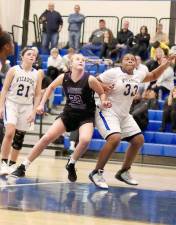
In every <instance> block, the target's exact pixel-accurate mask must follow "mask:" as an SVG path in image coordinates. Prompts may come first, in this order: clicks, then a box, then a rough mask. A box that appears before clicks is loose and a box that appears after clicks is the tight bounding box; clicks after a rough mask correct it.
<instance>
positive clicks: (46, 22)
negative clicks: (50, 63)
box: [39, 3, 63, 54]
mask: <svg viewBox="0 0 176 225" xmlns="http://www.w3.org/2000/svg"><path fill="white" fill-rule="evenodd" d="M39 22H40V23H41V24H42V25H43V31H42V51H43V53H44V54H48V53H49V44H50V43H51V46H50V49H52V48H57V47H58V40H59V32H60V31H61V29H62V25H63V20H62V16H61V14H60V13H59V12H57V11H55V10H54V4H53V3H49V4H48V9H47V10H45V11H44V12H43V13H42V15H41V16H40V17H39Z"/></svg>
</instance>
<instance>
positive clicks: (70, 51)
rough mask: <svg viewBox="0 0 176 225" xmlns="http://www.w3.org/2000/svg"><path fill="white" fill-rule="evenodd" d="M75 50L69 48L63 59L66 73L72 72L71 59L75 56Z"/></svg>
mask: <svg viewBox="0 0 176 225" xmlns="http://www.w3.org/2000/svg"><path fill="white" fill-rule="evenodd" d="M75 53H76V52H75V49H74V48H69V49H68V54H67V55H64V56H63V58H62V62H63V66H64V68H65V69H66V71H69V70H70V65H71V58H72V56H73V55H74V54H75Z"/></svg>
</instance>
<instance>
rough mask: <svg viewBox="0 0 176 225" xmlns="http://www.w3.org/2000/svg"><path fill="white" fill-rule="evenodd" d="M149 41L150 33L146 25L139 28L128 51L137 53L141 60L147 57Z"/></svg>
mask: <svg viewBox="0 0 176 225" xmlns="http://www.w3.org/2000/svg"><path fill="white" fill-rule="evenodd" d="M149 41H150V34H149V33H148V29H147V27H146V26H142V27H141V28H140V33H138V34H137V35H136V36H135V37H134V39H133V47H132V48H131V50H130V52H131V53H133V54H134V55H139V56H140V57H141V59H142V60H146V59H147V58H148V47H149Z"/></svg>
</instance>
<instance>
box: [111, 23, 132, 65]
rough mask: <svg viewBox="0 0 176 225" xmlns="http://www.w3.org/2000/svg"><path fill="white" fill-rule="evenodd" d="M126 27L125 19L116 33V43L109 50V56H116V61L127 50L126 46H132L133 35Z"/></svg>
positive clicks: (127, 24) (127, 25) (127, 26)
mask: <svg viewBox="0 0 176 225" xmlns="http://www.w3.org/2000/svg"><path fill="white" fill-rule="evenodd" d="M128 28H129V22H128V21H127V20H125V21H124V22H123V26H122V29H121V30H120V31H119V32H118V35H117V45H116V46H115V48H114V49H112V51H111V58H112V57H116V60H117V61H120V60H121V58H122V57H123V56H124V55H125V54H126V53H127V52H128V48H130V47H131V46H132V41H133V36H134V35H133V32H131V31H130V30H129V29H128Z"/></svg>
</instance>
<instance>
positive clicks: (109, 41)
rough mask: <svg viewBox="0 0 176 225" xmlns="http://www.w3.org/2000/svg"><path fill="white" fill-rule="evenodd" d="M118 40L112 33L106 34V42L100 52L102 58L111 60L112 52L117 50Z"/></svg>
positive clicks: (106, 32)
mask: <svg viewBox="0 0 176 225" xmlns="http://www.w3.org/2000/svg"><path fill="white" fill-rule="evenodd" d="M116 44H117V39H115V38H114V37H113V34H112V32H110V31H105V32H104V41H103V44H102V48H101V50H100V58H111V51H112V50H113V49H114V48H115V46H116Z"/></svg>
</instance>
